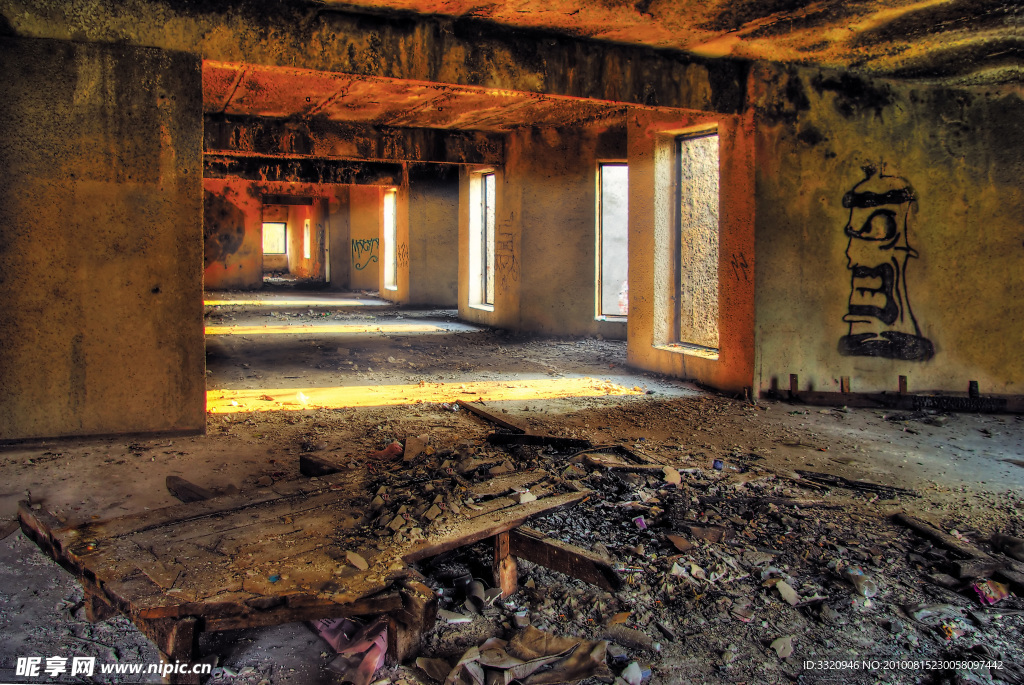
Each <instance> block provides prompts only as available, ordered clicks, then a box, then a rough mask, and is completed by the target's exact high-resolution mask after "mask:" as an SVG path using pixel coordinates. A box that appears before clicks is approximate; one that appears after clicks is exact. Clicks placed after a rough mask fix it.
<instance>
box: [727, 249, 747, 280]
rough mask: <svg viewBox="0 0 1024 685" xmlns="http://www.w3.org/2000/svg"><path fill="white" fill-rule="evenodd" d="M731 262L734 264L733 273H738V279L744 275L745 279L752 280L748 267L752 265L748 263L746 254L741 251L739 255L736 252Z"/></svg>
mask: <svg viewBox="0 0 1024 685" xmlns="http://www.w3.org/2000/svg"><path fill="white" fill-rule="evenodd" d="M730 263H731V264H732V270H733V273H735V274H736V280H737V281H738V280H740V276H742V277H743V280H744V281H747V280H750V279H749V277H748V276H747V269H749V268H750V265H749V264H747V257H746V255H744V254H743V253H742V252H740V253H739V255H737V254H736V253H735V252H734V253H733V255H732V259H731V260H730Z"/></svg>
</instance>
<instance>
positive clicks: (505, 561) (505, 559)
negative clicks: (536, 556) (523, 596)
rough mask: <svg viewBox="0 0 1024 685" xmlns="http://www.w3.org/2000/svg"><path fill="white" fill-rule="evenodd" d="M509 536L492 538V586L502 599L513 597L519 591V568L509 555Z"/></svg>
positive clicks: (501, 535)
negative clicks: (499, 590)
mask: <svg viewBox="0 0 1024 685" xmlns="http://www.w3.org/2000/svg"><path fill="white" fill-rule="evenodd" d="M510 535H511V533H508V532H505V533H498V534H497V535H495V536H494V566H493V569H492V570H493V572H494V586H495V587H497V588H500V589H501V596H502V597H509V596H511V595H514V594H515V593H516V591H517V590H518V589H519V568H518V564H516V558H515V557H514V556H512V555H511V550H510V548H511V544H510V542H509V537H510Z"/></svg>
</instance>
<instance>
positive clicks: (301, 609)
mask: <svg viewBox="0 0 1024 685" xmlns="http://www.w3.org/2000/svg"><path fill="white" fill-rule="evenodd" d="M402 608H403V602H402V597H401V595H400V594H399V593H398V592H392V593H388V594H386V595H383V596H381V597H367V598H365V599H361V600H357V601H355V602H351V603H347V604H338V603H334V602H327V601H321V602H319V603H317V604H310V605H306V606H290V605H288V604H285V605H281V606H278V607H274V608H271V609H268V610H266V611H250V612H248V613H245V614H240V615H237V616H221V617H206V618H205V623H204V625H205V629H206V630H207V631H219V630H238V629H241V628H258V627H262V626H276V625H280V624H282V623H297V622H299V621H315V620H316V619H318V618H340V617H345V618H351V617H354V616H378V615H380V614H386V613H390V612H393V611H400V610H401V609H402Z"/></svg>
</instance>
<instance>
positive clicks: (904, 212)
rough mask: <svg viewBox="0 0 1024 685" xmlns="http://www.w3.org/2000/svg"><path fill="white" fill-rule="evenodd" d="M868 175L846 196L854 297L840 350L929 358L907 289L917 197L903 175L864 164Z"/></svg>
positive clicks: (928, 345) (854, 353) (930, 351)
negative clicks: (911, 227) (885, 171)
mask: <svg viewBox="0 0 1024 685" xmlns="http://www.w3.org/2000/svg"><path fill="white" fill-rule="evenodd" d="M863 170H864V178H863V179H862V180H861V181H859V182H858V183H857V184H856V185H854V186H853V188H851V189H850V190H849V191H848V192H847V193H846V194H845V195H843V207H844V208H846V209H849V210H850V214H849V217H848V219H847V221H846V227H845V228H844V229H843V230H844V233H845V234H846V236H847V238H848V240H847V246H846V259H847V263H846V268H847V269H849V270H850V300H849V306H848V307H847V311H846V314H845V315H844V316H843V321H846V322H847V323H848V324H849V331H848V332H847V334H846V335H844V336H842V337H841V338H840V339H839V354H842V355H846V356H860V357H885V358H887V359H900V360H903V361H927V360H929V359H931V358H932V355H934V354H935V348H934V346H933V345H932V342H931V340H928V339H927V338H925V337H924V336H923V335H922V334H921V327H920V325H918V321H917V319H916V318H915V317H914V312H913V311H912V310H911V308H910V297H909V295H908V292H907V278H906V275H907V263H908V262H909V261H910V260H911V259H917V257H918V253H917V250H915V249H914V248H913V247H912V246H911V245H910V237H909V235H908V233H909V230H910V226H911V219H912V218H913V216H914V215H915V214H916V213H917V196H916V195H915V193H914V190H913V189H912V188H911V187H910V183H909V182H908V181H907V180H906V179H905V178H900V177H899V176H891V175H888V174H886V173H884V169H883V170H881V171H880V170H879V169H878V168H877V167H875V166H865V167H863Z"/></svg>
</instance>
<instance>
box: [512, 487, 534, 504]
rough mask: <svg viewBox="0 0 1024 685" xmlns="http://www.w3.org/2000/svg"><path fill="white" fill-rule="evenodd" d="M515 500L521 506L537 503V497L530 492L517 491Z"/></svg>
mask: <svg viewBox="0 0 1024 685" xmlns="http://www.w3.org/2000/svg"><path fill="white" fill-rule="evenodd" d="M515 500H516V502H518V503H519V504H526V503H527V502H536V501H537V495H535V494H533V493H532V492H530V491H529V490H522V491H517V492H516V494H515Z"/></svg>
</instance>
